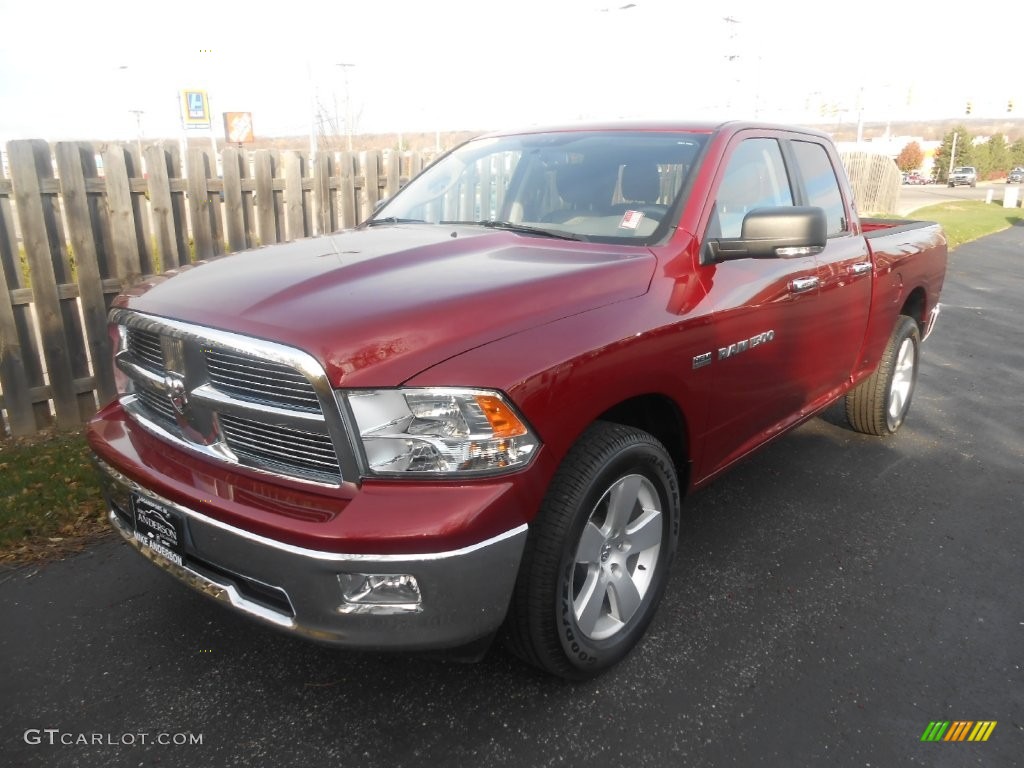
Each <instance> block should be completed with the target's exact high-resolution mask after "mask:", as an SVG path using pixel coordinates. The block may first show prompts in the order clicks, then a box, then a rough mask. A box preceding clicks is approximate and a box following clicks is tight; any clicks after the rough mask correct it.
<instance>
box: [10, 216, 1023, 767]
mask: <svg viewBox="0 0 1024 768" xmlns="http://www.w3.org/2000/svg"><path fill="white" fill-rule="evenodd" d="M1022 254H1024V227H1016V228H1013V229H1011V230H1008V231H1006V232H1002V233H1000V234H997V235H993V236H990V237H987V238H985V239H983V240H980V241H977V242H975V243H971V244H968V245H964V246H962V247H960V248H959V249H958V250H957V251H956V252H955V253H954V254H953V255H952V256H951V261H950V273H949V277H948V279H947V283H946V290H945V292H944V295H943V301H944V304H945V308H944V311H943V314H942V317H941V318H940V321H939V325H938V328H937V330H936V333H935V335H934V336H933V337H932V338H931V339H930V340H929V341H928V342H927V343H926V344H925V346H924V359H923V365H922V369H921V375H920V379H919V384H918V390H917V394H916V396H915V399H914V404H913V407H912V409H911V413H910V416H909V418H908V421H907V423H906V425H905V427H904V429H903V430H902V432H901V433H900V435H899V436H898V437H897V438H895V439H891V440H881V439H876V438H870V437H867V436H864V435H859V434H856V433H854V432H852V431H850V430H849V429H846V428H845V427H843V426H842V418H841V412H839V411H838V409H835V408H833V409H832V410H830V411H828V412H827V413H826V414H824V415H823V416H822V417H821V418H818V419H815V420H813V421H811V422H809V423H808V424H806V425H804V426H803V427H801V428H800V429H798V430H796V431H794V432H792V433H790V434H789V435H787V436H786V437H784V438H782V439H780V440H778V441H776V442H775V443H774V444H773V445H771V446H770V447H768V448H767V449H766V450H764V451H762V452H761V453H760V454H758V455H757V456H756V457H754V458H752V459H750V460H749V461H747V462H746V463H744V464H743V465H742V466H740V467H738V468H736V469H735V470H734V471H733V472H731V473H730V474H729V475H727V476H725V477H723V478H722V479H720V480H719V481H717V482H716V483H715V484H714V485H713V486H711V487H710V488H708V489H706V490H704V491H702V492H700V493H698V494H695V495H693V496H692V497H690V498H689V499H688V500H687V504H686V514H685V519H684V527H683V536H684V538H683V543H682V545H681V547H680V551H679V556H678V559H677V562H676V564H675V567H674V570H673V573H672V579H671V584H670V585H669V590H668V593H667V595H666V599H665V601H664V603H663V604H662V607H661V610H660V612H659V614H658V616H657V617H656V619H655V621H654V623H653V625H652V627H651V630H650V632H649V634H648V637H647V638H646V640H645V641H644V642H643V643H642V644H641V645H640V646H639V647H638V648H637V650H636V652H635V653H634V654H633V655H632V656H631V657H630V658H629V659H627V660H626V661H625V662H624V663H623V664H621V665H620V666H619V667H618V668H616V669H614V670H612V671H611V672H609V673H608V674H606V675H604V676H603V677H601V678H599V679H597V680H594V681H591V682H588V683H584V684H568V683H564V682H561V681H558V680H554V679H551V678H548V677H545V676H543V675H540V674H538V673H535V672H534V671H532V670H531V669H529V668H526V667H524V666H522V665H521V664H519V663H518V662H517V661H516V660H514V659H513V658H511V657H509V656H508V655H506V654H505V653H504V652H502V651H501V650H500V649H496V650H494V651H492V653H491V654H490V655H489V656H488V657H487V658H486V659H485V660H484V661H483V662H481V663H479V664H475V665H468V664H461V663H455V662H450V661H444V660H439V659H433V658H426V657H422V656H408V655H393V656H388V655H377V654H369V653H364V654H357V653H344V652H338V651H334V650H330V649H325V648H321V647H318V646H314V645H310V644H307V643H304V642H301V641H298V640H295V639H292V638H289V637H285V636H283V635H280V634H277V633H275V632H273V631H271V630H268V629H264V628H262V627H259V626H256V625H254V624H251V623H249V622H248V621H246V620H245V619H243V618H241V617H238V616H235V615H233V614H231V613H229V612H227V611H225V610H223V609H222V608H221V607H220V606H218V605H216V604H214V603H212V602H210V601H207V600H206V599H205V598H202V597H201V596H198V595H195V594H193V593H191V592H190V591H187V590H185V589H184V588H182V587H180V586H179V585H178V584H177V583H175V582H174V581H172V580H171V579H170V578H168V577H167V576H165V575H164V574H162V573H160V572H159V571H158V570H157V569H155V568H153V567H152V566H151V565H150V564H149V563H147V562H145V561H143V560H142V559H141V558H140V557H138V556H137V555H136V554H135V553H134V552H131V551H129V550H128V548H127V547H126V546H125V545H122V544H121V543H119V542H117V541H114V540H108V541H106V542H103V543H100V544H98V545H96V546H95V547H93V548H92V549H91V550H89V551H88V552H86V553H83V554H81V555H78V556H76V557H73V558H71V559H68V560H66V561H63V562H57V563H53V564H50V565H46V566H42V567H34V568H28V569H23V570H20V571H17V572H15V573H11V574H7V575H6V576H5V577H3V583H0V612H2V616H3V622H2V626H0V687H2V691H0V693H2V695H0V764H2V765H19V766H21V765H39V766H98V765H104V766H106V765H131V766H151V765H160V766H190V767H192V766H263V765H266V766H284V765H303V766H306V765H309V766H328V765H330V766H345V767H346V768H349V767H360V768H361V767H363V766H366V767H373V766H380V767H381V768H399V767H401V766H432V767H433V766H436V767H438V768H443V767H444V766H460V767H462V766H473V767H474V768H476V767H482V768H486V767H488V766H516V767H517V768H524V767H526V768H530V767H533V766H592V767H603V766H621V765H626V766H659V767H660V766H715V767H716V768H717V767H719V766H744V767H747V766H762V765H763V766H794V768H796V767H803V766H812V765H823V766H857V767H858V768H864V766H884V767H891V766H914V765H919V766H929V767H934V766H966V765H978V766H1011V765H1019V764H1020V763H1019V760H1020V756H1021V755H1022V754H1024V695H1022V691H1024V672H1022V669H1021V665H1022V663H1024V654H1022V651H1024V591H1022V588H1021V587H1022V584H1024V555H1022V551H1024V469H1022V467H1024V416H1022V413H1024V411H1022V405H1021V392H1022V391H1024V381H1022V378H1024V376H1022V371H1024V346H1022V345H1021V343H1020V342H1021V335H1020V318H1021V317H1022V316H1024V277H1022V275H1024V269H1022V267H1024V257H1022ZM935 720H951V721H955V720H971V721H979V720H992V721H996V722H997V725H996V727H995V729H994V730H993V731H992V734H991V737H990V738H989V740H988V741H986V742H984V743H969V742H963V743H953V742H942V743H922V742H921V741H920V739H921V736H922V733H923V732H924V731H925V729H926V727H927V726H928V724H929V722H931V721H935ZM196 741H201V743H195V742H196ZM67 742H70V743H67ZM83 742H84V743H83Z"/></svg>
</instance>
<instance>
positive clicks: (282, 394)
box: [206, 349, 320, 412]
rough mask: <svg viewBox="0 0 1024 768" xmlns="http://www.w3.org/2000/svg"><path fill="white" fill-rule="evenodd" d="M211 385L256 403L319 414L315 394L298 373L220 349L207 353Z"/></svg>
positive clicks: (283, 366) (292, 369)
mask: <svg viewBox="0 0 1024 768" xmlns="http://www.w3.org/2000/svg"><path fill="white" fill-rule="evenodd" d="M206 368H207V370H208V371H209V372H210V381H211V382H212V383H213V385H214V386H215V387H217V389H219V390H221V391H222V392H224V393H225V394H228V395H233V396H235V397H239V398H241V399H243V400H249V401H251V402H255V403H267V404H269V405H277V406H280V407H282V408H297V409H300V410H303V411H310V412H316V411H319V410H320V403H319V401H318V400H317V397H316V392H315V391H314V390H313V387H312V385H311V384H310V383H309V381H308V380H307V379H306V377H305V376H303V375H302V374H301V373H300V372H299V371H296V370H295V369H294V368H291V367H289V366H287V365H282V364H281V363H276V362H274V361H272V360H261V359H258V358H253V357H251V356H248V355H239V354H235V353H233V352H228V351H226V350H220V349H209V350H207V351H206Z"/></svg>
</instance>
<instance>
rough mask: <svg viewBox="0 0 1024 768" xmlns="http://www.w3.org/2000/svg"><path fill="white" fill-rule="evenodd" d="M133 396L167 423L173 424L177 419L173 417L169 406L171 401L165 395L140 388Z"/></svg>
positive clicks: (172, 411)
mask: <svg viewBox="0 0 1024 768" xmlns="http://www.w3.org/2000/svg"><path fill="white" fill-rule="evenodd" d="M135 396H136V397H138V399H139V402H141V403H142V404H143V405H145V406H146V408H148V409H149V410H150V411H152V412H153V414H154V415H155V416H156V417H157V418H160V419H163V421H165V422H166V423H167V424H175V423H176V422H177V419H175V417H174V408H172V407H171V401H170V400H168V399H167V398H166V397H163V396H161V395H158V394H156V393H155V392H150V391H149V390H148V389H141V388H140V389H139V390H138V391H137V392H136V393H135Z"/></svg>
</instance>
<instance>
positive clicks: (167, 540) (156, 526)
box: [132, 496, 185, 565]
mask: <svg viewBox="0 0 1024 768" xmlns="http://www.w3.org/2000/svg"><path fill="white" fill-rule="evenodd" d="M132 507H133V508H134V510H135V538H136V540H137V541H138V542H139V543H140V544H142V546H144V547H146V548H148V549H151V550H153V551H154V552H156V553H157V554H158V555H160V556H161V557H163V558H165V559H167V560H170V561H171V562H172V563H177V564H178V565H184V564H185V563H184V556H185V546H184V536H183V528H184V526H183V525H182V520H181V516H180V515H179V514H178V513H177V512H173V511H172V510H170V509H167V508H166V507H162V506H160V505H158V504H154V503H153V502H151V501H148V500H147V499H144V498H142V497H141V496H133V497H132Z"/></svg>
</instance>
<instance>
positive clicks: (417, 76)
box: [0, 0, 1024, 142]
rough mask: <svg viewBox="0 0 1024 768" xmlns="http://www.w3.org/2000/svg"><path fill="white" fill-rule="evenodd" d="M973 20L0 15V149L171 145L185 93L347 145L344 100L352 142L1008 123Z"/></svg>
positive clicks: (348, 9)
mask: <svg viewBox="0 0 1024 768" xmlns="http://www.w3.org/2000/svg"><path fill="white" fill-rule="evenodd" d="M957 7H958V9H959V11H958V14H959V18H960V19H961V20H963V19H965V16H964V14H963V8H964V6H963V5H960V6H957ZM978 8H979V9H980V10H979V11H978V13H979V15H981V14H983V15H984V18H985V19H986V20H987V21H986V23H985V24H981V23H980V22H979V23H977V24H972V25H971V26H970V28H969V29H968V30H966V34H965V30H963V29H958V28H956V27H954V26H952V23H951V21H950V19H949V18H948V15H947V14H946V13H944V12H943V11H942V10H941V9H940V6H938V5H936V4H933V3H923V2H904V0H888V2H881V1H880V0H858V2H848V3H840V2H824V1H823V0H818V2H804V1H803V0H777V1H776V2H774V3H767V2H764V0H760V2H753V1H751V0H719V1H718V2H704V3H700V2H697V3H688V2H683V0H632V1H631V0H613V2H605V0H516V1H515V2H508V1H507V0H505V1H503V2H491V1H489V0H475V1H474V2H469V1H467V0H434V1H433V2H430V1H429V0H421V1H420V2H412V1H410V0H374V2H372V3H371V2H368V1H367V0H336V1H335V2H309V1H308V0H290V1H289V2H285V3H274V4H272V5H271V4H269V3H267V4H264V3H260V2H248V3H241V2H233V3H227V2H217V1H216V0H205V1H204V2H196V1H195V0H175V1H174V2H171V3H161V4H155V3H147V2H139V0H134V1H133V2H126V1H122V0H91V2H88V3H83V2H81V0H74V1H73V2H69V1H68V0H50V1H49V2H38V1H36V2H31V1H30V0H0V41H2V42H0V142H6V141H9V140H12V139H25V138H41V139H47V140H50V141H55V140H67V139H87V140H100V139H114V140H126V139H134V138H136V137H137V135H138V134H139V131H140V128H141V134H142V136H143V137H146V138H156V137H161V138H175V137H178V136H180V135H181V130H182V129H181V121H180V108H179V100H178V93H179V91H181V90H183V89H188V90H194V89H195V90H205V91H207V92H208V94H209V98H210V107H211V110H212V112H213V116H214V121H215V129H216V130H217V133H218V136H222V135H223V134H222V127H221V113H222V112H224V111H243V112H251V113H252V115H253V125H254V128H255V131H256V133H257V135H261V136H268V137H270V136H294V135H308V134H309V132H310V125H311V123H312V122H314V119H315V118H314V115H316V114H319V115H320V116H321V119H322V120H326V121H328V122H333V121H336V122H337V123H338V124H339V132H342V131H343V130H344V119H345V115H346V106H345V105H346V97H347V103H348V105H349V108H348V110H347V111H348V112H349V113H351V115H352V126H353V130H354V131H355V132H356V133H360V132H363V133H385V132H398V131H403V132H415V131H434V130H445V131H447V130H474V131H475V130H488V129H499V128H515V127H523V126H528V125H537V124H550V123H559V122H565V121H577V120H589V119H619V118H627V119H628V118H641V119H642V118H669V119H706V118H715V119H718V118H728V117H732V118H751V119H762V120H771V121H781V122H805V123H806V122H831V123H832V124H835V123H836V122H847V123H851V122H856V120H857V117H858V115H860V116H861V117H862V118H863V119H864V120H865V121H869V122H870V121H882V120H904V119H929V118H951V117H959V116H962V115H963V114H964V109H965V105H966V103H967V102H968V101H970V102H971V103H972V105H973V112H972V117H1005V116H1006V115H1007V112H1006V108H1007V102H1008V101H1009V100H1011V99H1012V100H1013V101H1014V102H1015V105H1016V112H1015V114H1016V116H1018V117H1020V116H1024V58H1022V55H1021V50H1020V48H1019V46H1018V45H1017V44H1016V42H1014V44H1012V45H1010V44H1009V43H1010V42H1011V41H1015V40H1016V36H1017V33H1018V32H1019V30H1020V29H1021V27H1022V26H1024V4H1021V3H1020V2H1019V0H991V1H990V2H986V3H984V4H983V5H979V6H978ZM264 9H271V10H264ZM963 23H965V24H966V23H968V22H963ZM983 29H984V30H986V31H982V30H983ZM992 29H996V30H1005V34H1004V35H1003V38H1005V39H995V40H990V39H989V38H988V37H986V35H988V32H987V30H992ZM954 38H955V39H959V40H961V41H962V40H964V39H966V41H967V44H966V46H963V45H958V46H957V47H956V48H955V49H954V50H952V51H948V50H947V48H948V45H949V44H948V43H947V42H946V41H949V40H951V39H954ZM341 64H345V65H348V66H345V67H342V66H339V65H341ZM132 110H141V114H140V115H136V114H135V113H134V112H133V111H132ZM326 129H328V130H329V127H327V128H326Z"/></svg>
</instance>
